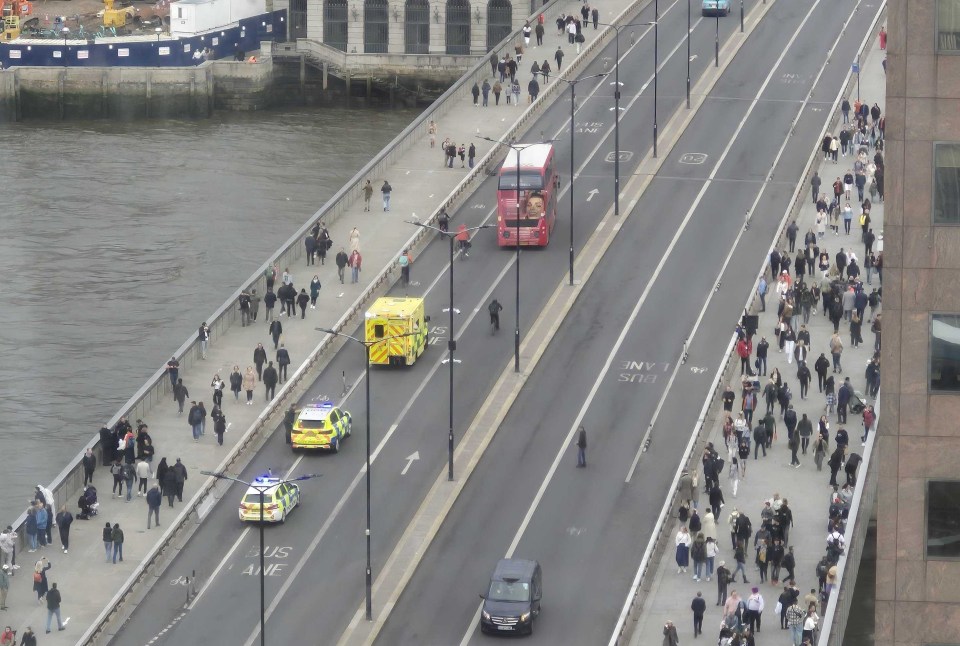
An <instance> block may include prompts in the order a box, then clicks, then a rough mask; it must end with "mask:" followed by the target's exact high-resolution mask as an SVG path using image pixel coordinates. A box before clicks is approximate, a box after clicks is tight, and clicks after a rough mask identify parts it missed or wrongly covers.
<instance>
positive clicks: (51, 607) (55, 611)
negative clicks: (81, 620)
mask: <svg viewBox="0 0 960 646" xmlns="http://www.w3.org/2000/svg"><path fill="white" fill-rule="evenodd" d="M61 601H62V598H61V596H60V590H58V589H57V584H56V583H54V584H53V585H52V586H51V589H50V591H49V592H47V634H49V633H50V623H51V621H52V620H53V618H54V617H56V618H57V630H58V631H62V630H63V629H64V625H63V621H62V619H61V617H60V603H61Z"/></svg>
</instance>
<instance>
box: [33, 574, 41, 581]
mask: <svg viewBox="0 0 960 646" xmlns="http://www.w3.org/2000/svg"><path fill="white" fill-rule="evenodd" d="M41 581H43V574H41V573H40V572H34V573H33V582H34V583H40V582H41Z"/></svg>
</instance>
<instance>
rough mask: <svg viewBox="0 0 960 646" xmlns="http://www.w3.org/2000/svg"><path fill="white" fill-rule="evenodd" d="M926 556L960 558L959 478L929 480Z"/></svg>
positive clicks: (931, 557)
mask: <svg viewBox="0 0 960 646" xmlns="http://www.w3.org/2000/svg"><path fill="white" fill-rule="evenodd" d="M927 558H928V559H954V558H960V480H930V481H928V482H927Z"/></svg>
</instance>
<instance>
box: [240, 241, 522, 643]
mask: <svg viewBox="0 0 960 646" xmlns="http://www.w3.org/2000/svg"><path fill="white" fill-rule="evenodd" d="M510 257H511V259H515V258H516V255H515V254H511V256H510ZM513 262H514V260H511V261H510V262H508V263H507V264H506V265H505V266H504V267H503V269H502V270H501V271H500V274H499V275H498V276H497V278H496V280H494V281H493V282H492V283H491V286H490V288H489V289H487V291H486V293H485V294H484V295H483V297H482V298H481V302H486V300H487V298H489V297H490V294H492V293H493V290H494V289H495V288H496V286H497V285H498V284H499V283H500V281H502V280H503V277H504V276H506V274H507V271H509V270H510V267H511V266H512V265H513ZM476 315H477V312H474V313H472V314H471V315H470V316H469V317H468V318H467V320H466V321H464V324H463V326H462V327H461V328H460V333H459V334H458V335H457V337H459V336H460V334H462V333H463V331H464V330H466V329H467V327H469V325H470V323H471V322H472V321H473V319H474V317H475V316H476ZM440 365H441V364H440V362H439V361H437V362H436V363H434V364H433V367H432V368H431V369H430V372H429V373H428V374H427V376H426V377H425V378H424V379H423V381H421V382H420V386H419V387H418V388H417V391H416V392H415V393H414V395H413V396H412V397H411V398H410V400H409V401H408V402H407V405H406V406H404V408H403V410H402V411H401V412H400V414H399V415H398V416H397V421H398V422H399V421H400V420H401V419H403V417H404V416H405V415H406V414H407V412H409V410H410V408H411V407H412V406H413V403H414V402H415V401H416V400H417V399H418V398H419V397H420V394H421V393H422V392H423V389H424V388H426V386H427V384H428V383H429V382H430V380H431V379H432V378H433V375H434V374H435V373H436V372H437V369H438V368H439V367H440ZM397 428H399V425H398V424H394V425H393V426H391V427H390V430H389V431H387V434H386V435H385V436H384V438H383V440H381V441H380V443H379V444H378V445H377V448H376V450H375V451H374V452H373V453H371V454H370V463H371V464H373V462H374V461H376V459H377V456H378V455H380V451H381V450H382V449H383V448H384V447H385V446H386V445H387V442H388V441H389V440H390V438H391V437H392V436H393V434H394V432H395V431H396V430H397ZM366 470H367V465H366V464H364V465H363V466H361V467H360V470H359V471H358V472H357V475H356V476H355V477H354V479H353V481H352V482H351V483H350V486H349V487H347V489H346V491H345V492H344V493H343V495H342V496H341V497H340V500H339V501H338V502H337V505H336V507H334V508H333V511H332V512H331V513H330V515H329V516H328V517H327V520H326V521H324V523H323V526H322V527H321V528H320V531H318V532H317V535H316V536H315V537H314V539H313V540H312V541H310V545H309V546H308V547H307V550H306V551H305V552H304V553H303V556H302V557H301V558H300V560H299V561H298V562H297V565H296V566H295V567H294V568H293V570H291V571H290V574H289V575H288V576H287V578H286V580H285V581H284V582H283V585H281V586H280V590H278V591H277V594H276V596H275V597H274V598H273V601H271V602H270V606H269V607H268V608H267V611H266V618H267V619H269V618H270V617H271V615H273V612H274V611H275V610H276V609H277V607H278V606H279V605H280V602H281V601H282V600H283V597H284V595H286V593H287V592H288V591H289V590H290V587H291V586H292V585H293V582H294V581H295V580H296V578H297V576H299V574H300V572H301V571H302V570H303V568H304V567H305V566H306V564H307V562H308V561H309V560H310V557H311V555H312V554H313V552H314V551H316V549H317V547H318V546H319V545H320V541H321V540H322V539H323V537H324V536H326V534H327V532H328V531H329V530H330V527H331V525H333V521H334V519H335V518H336V517H337V516H338V515H339V514H340V512H341V511H342V510H343V507H344V505H345V504H346V502H347V499H348V498H350V496H351V495H353V492H354V490H356V488H357V486H358V485H359V484H360V481H361V479H363V476H364V474H365V473H366ZM259 634H260V625H259V624H257V626H256V628H254V629H253V632H252V633H250V637H249V638H248V639H247V641H246V642H245V646H253V644H255V643H256V641H257V637H258V636H259Z"/></svg>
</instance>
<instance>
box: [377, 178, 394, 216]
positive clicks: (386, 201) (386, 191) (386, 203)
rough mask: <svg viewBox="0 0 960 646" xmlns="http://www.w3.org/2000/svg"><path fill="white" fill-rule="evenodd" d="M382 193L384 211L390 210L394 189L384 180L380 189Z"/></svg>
mask: <svg viewBox="0 0 960 646" xmlns="http://www.w3.org/2000/svg"><path fill="white" fill-rule="evenodd" d="M380 192H381V193H383V210H384V211H389V210H390V193H392V192H393V187H392V186H390V182H388V181H387V180H383V186H381V187H380Z"/></svg>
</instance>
